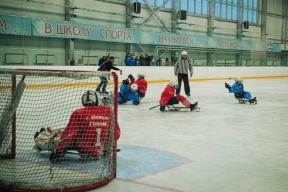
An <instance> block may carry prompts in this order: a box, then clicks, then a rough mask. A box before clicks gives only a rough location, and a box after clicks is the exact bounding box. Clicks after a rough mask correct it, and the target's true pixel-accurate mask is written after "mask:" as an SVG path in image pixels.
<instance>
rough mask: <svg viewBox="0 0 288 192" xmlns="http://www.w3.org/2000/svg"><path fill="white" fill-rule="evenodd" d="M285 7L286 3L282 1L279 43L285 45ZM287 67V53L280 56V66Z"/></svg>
mask: <svg viewBox="0 0 288 192" xmlns="http://www.w3.org/2000/svg"><path fill="white" fill-rule="evenodd" d="M287 6H288V2H287V1H285V0H283V1H282V32H281V43H282V44H283V45H286V44H287V42H286V39H287ZM286 65H287V53H282V54H281V66H286Z"/></svg>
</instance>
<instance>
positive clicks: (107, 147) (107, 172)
mask: <svg viewBox="0 0 288 192" xmlns="http://www.w3.org/2000/svg"><path fill="white" fill-rule="evenodd" d="M100 77H106V79H107V80H108V84H107V88H106V91H107V92H108V93H109V94H108V95H101V94H98V96H99V102H100V104H102V105H104V102H103V103H102V101H103V100H102V99H104V98H105V99H106V101H107V98H108V101H109V102H108V104H107V102H106V103H105V105H109V106H110V107H111V108H112V109H113V111H114V114H115V118H113V128H111V130H109V131H107V133H106V136H105V144H104V151H105V152H104V155H102V156H101V157H99V159H98V160H93V161H83V157H82V156H80V155H79V154H77V153H69V154H66V155H65V162H61V163H51V162H50V161H49V156H50V151H37V150H35V148H33V146H34V145H35V143H34V134H35V132H37V131H39V129H40V128H42V127H51V128H53V129H59V128H65V126H66V125H67V123H68V121H69V118H70V115H71V113H72V112H73V111H74V110H76V109H78V108H81V107H82V103H81V97H82V95H83V93H84V92H85V91H88V90H93V91H95V90H96V87H97V85H98V84H99V83H100ZM117 94H118V76H117V74H116V73H115V72H99V71H64V70H38V69H0V191H6V190H7V191H59V190H61V191H85V190H90V189H94V188H97V187H100V186H103V185H105V184H107V183H109V182H110V181H111V180H112V179H113V178H115V177H116V153H117V152H116V151H117V143H116V141H115V140H114V131H115V127H116V124H117V118H118V108H117V106H118V104H117V103H118V102H117ZM66 156H67V157H66Z"/></svg>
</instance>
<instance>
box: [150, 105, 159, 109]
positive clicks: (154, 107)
mask: <svg viewBox="0 0 288 192" xmlns="http://www.w3.org/2000/svg"><path fill="white" fill-rule="evenodd" d="M158 106H160V105H156V106H154V107H151V108H149V110H150V109H154V108H156V107H158Z"/></svg>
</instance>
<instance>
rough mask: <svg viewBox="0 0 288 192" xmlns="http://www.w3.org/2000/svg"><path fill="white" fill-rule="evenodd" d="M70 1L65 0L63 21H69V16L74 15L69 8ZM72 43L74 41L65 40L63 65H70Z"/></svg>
mask: <svg viewBox="0 0 288 192" xmlns="http://www.w3.org/2000/svg"><path fill="white" fill-rule="evenodd" d="M71 6H72V4H71V3H70V0H65V21H71V15H73V14H74V9H71V8H70V7H71ZM74 42H75V39H69V38H66V39H65V65H70V61H71V59H72V57H74Z"/></svg>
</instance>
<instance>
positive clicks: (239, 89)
mask: <svg viewBox="0 0 288 192" xmlns="http://www.w3.org/2000/svg"><path fill="white" fill-rule="evenodd" d="M243 92H244V85H243V84H241V85H239V84H238V83H236V82H235V83H234V84H233V85H232V86H231V89H229V93H243Z"/></svg>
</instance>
